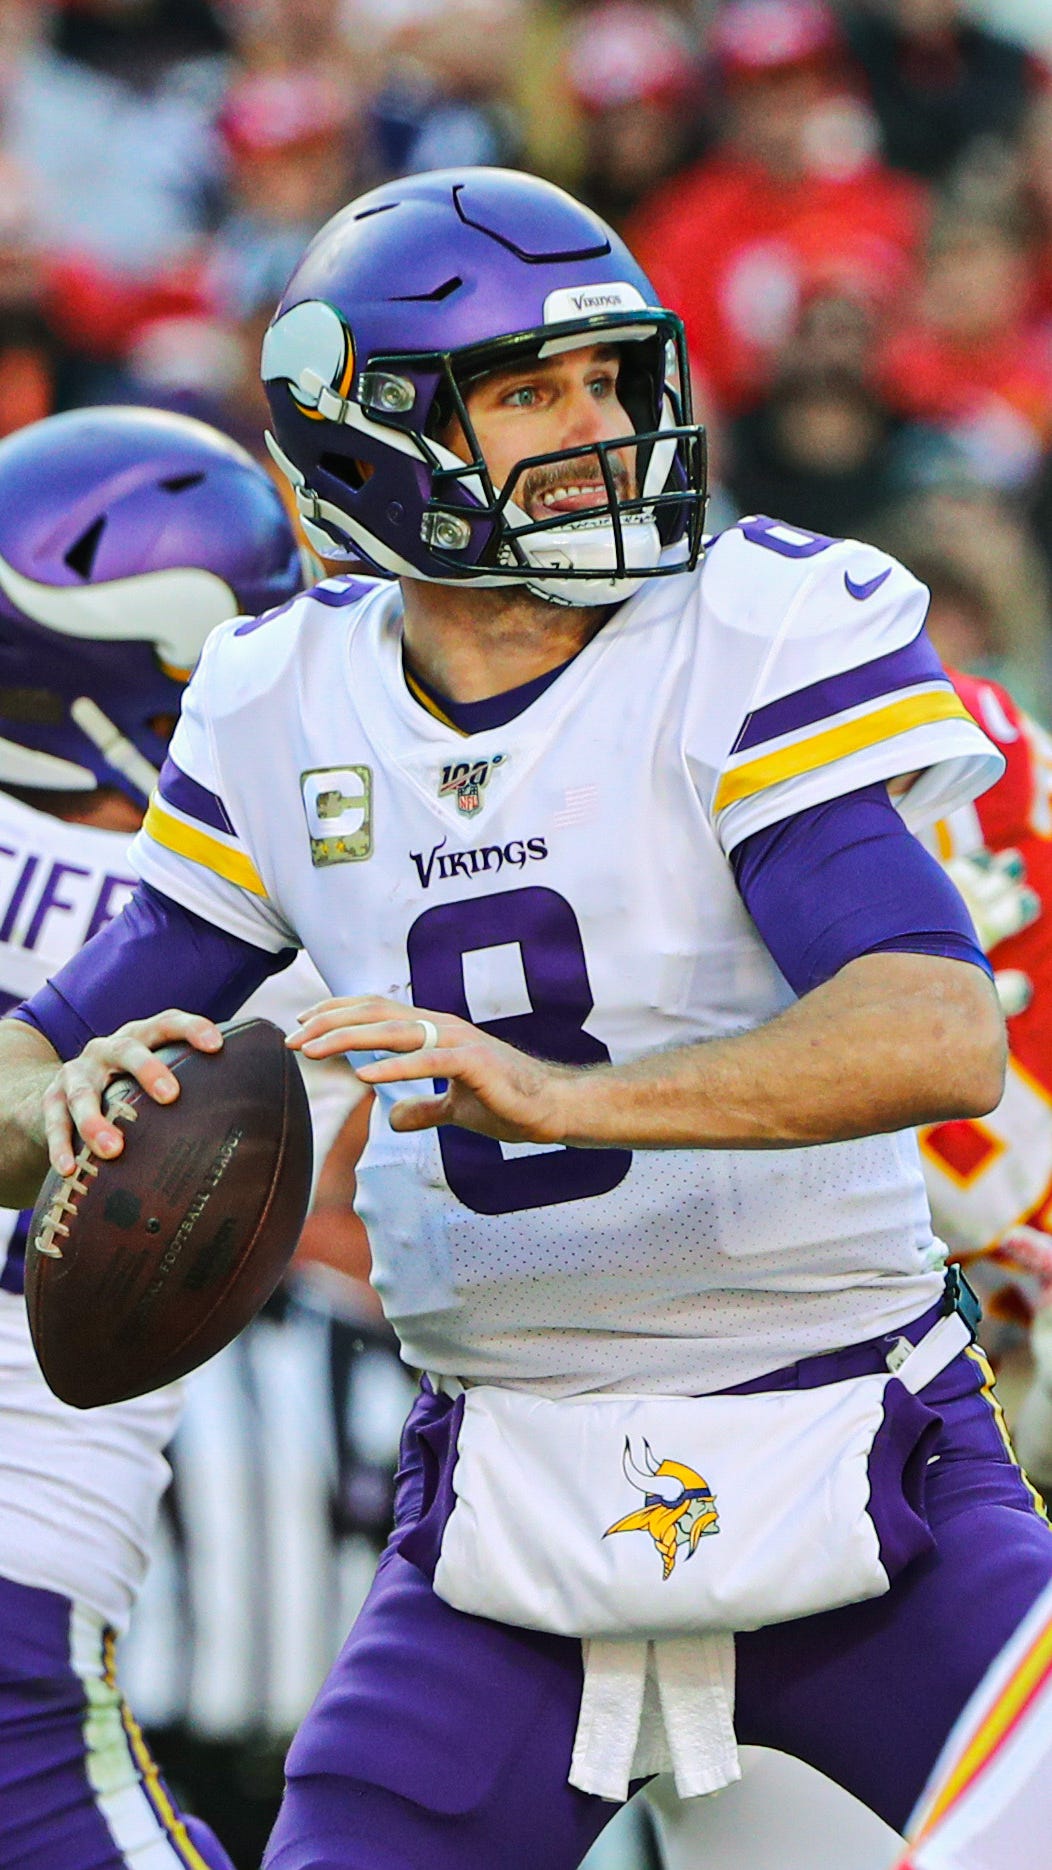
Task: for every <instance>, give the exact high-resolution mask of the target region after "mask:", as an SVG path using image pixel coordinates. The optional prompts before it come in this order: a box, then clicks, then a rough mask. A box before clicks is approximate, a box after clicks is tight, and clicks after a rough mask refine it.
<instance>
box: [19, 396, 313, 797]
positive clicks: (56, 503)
mask: <svg viewBox="0 0 1052 1870" xmlns="http://www.w3.org/2000/svg"><path fill="white" fill-rule="evenodd" d="M308 582H309V577H308V574H307V570H306V567H305V564H304V555H302V554H301V551H300V548H299V546H298V545H297V543H296V539H295V536H294V534H293V530H292V526H291V523H290V521H289V518H288V515H287V513H286V511H285V508H284V505H283V503H282V500H281V496H280V494H279V492H278V490H277V488H276V487H275V485H274V483H273V482H272V480H271V479H270V477H269V475H268V474H266V473H265V472H264V470H263V469H262V468H261V467H259V466H258V465H257V463H256V462H254V461H253V460H252V459H251V457H250V456H249V455H247V454H246V453H245V451H244V449H243V448H239V447H238V446H237V444H236V443H234V442H232V441H229V440H228V439H227V437H226V436H225V435H220V434H219V433H218V431H217V430H215V429H212V428H209V427H208V426H207V425H206V424H205V423H203V422H196V421H193V420H191V419H190V417H188V416H178V415H167V414H164V413H162V412H161V411H158V410H153V409H139V408H126V409H125V408H120V409H118V408H107V409H83V410H75V411H73V412H71V413H70V414H67V415H58V416H49V417H48V418H47V419H46V420H45V421H43V422H36V423H33V424H32V425H31V426H30V427H29V428H25V429H21V430H18V431H17V432H16V433H15V434H13V435H9V436H8V437H7V438H6V439H5V440H4V441H3V442H0V785H6V786H13V787H31V788H34V789H39V788H47V789H49V790H55V791H75V792H88V791H92V790H94V789H95V788H96V787H98V786H119V787H120V788H121V790H122V791H124V792H125V793H127V794H128V796H129V797H130V798H132V799H133V800H134V801H135V802H136V803H137V804H140V805H142V804H145V802H146V799H147V797H148V795H149V792H150V790H151V788H152V786H153V784H154V783H155V781H156V777H157V772H158V770H159V768H160V766H161V764H162V762H163V759H164V754H165V744H166V737H165V732H164V726H165V723H166V722H170V721H171V720H172V719H173V718H174V716H175V715H176V714H178V712H179V706H180V702H181V699H182V692H183V688H184V686H185V684H186V682H187V680H188V678H189V675H190V672H191V670H192V669H193V666H194V664H195V662H196V661H197V658H198V656H199V655H200V653H201V648H202V646H203V644H204V640H205V638H206V636H207V635H208V633H209V631H210V630H212V629H213V628H214V626H215V625H216V624H217V623H222V621H223V620H224V618H226V617H232V616H234V615H235V614H236V613H238V612H239V611H244V612H250V613H251V614H253V615H255V614H257V613H258V612H259V611H262V610H268V609H270V608H272V607H273V606H274V605H276V604H280V603H284V602H285V601H286V600H287V599H288V598H290V597H292V596H294V595H295V593H296V592H297V591H298V590H300V589H302V587H303V585H304V584H306V583H308Z"/></svg>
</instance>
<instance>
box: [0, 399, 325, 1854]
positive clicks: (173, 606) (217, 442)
mask: <svg viewBox="0 0 1052 1870" xmlns="http://www.w3.org/2000/svg"><path fill="white" fill-rule="evenodd" d="M302 582H303V569H302V562H301V555H300V552H299V550H298V548H297V546H296V542H295V539H294V537H293V532H292V528H291V526H290V524H289V522H288V519H287V517H286V514H285V512H284V508H283V506H282V502H281V499H280V497H279V495H278V492H277V489H276V488H275V487H274V486H273V485H272V483H271V482H270V480H269V479H268V477H267V475H266V474H265V473H264V472H263V471H262V470H261V469H260V468H259V467H258V466H257V465H256V464H255V463H254V462H253V461H251V460H250V458H249V456H248V455H247V454H245V453H244V451H243V450H242V449H240V448H238V447H236V446H235V445H234V444H233V443H231V442H229V441H228V440H227V439H226V438H225V437H224V436H221V435H219V434H218V433H217V432H216V431H214V430H212V429H210V428H207V427H205V425H204V424H203V423H199V422H193V421H190V420H188V419H187V418H186V417H183V416H173V415H164V414H160V413H157V412H154V411H151V410H144V409H92V410H88V411H84V412H79V413H74V414H69V415H61V416H54V417H51V418H49V419H48V420H46V421H43V422H40V423H37V424H35V425H34V426H33V427H31V428H27V429H23V430H21V431H20V432H19V433H17V434H15V435H13V436H11V437H10V438H8V439H7V440H5V441H4V442H3V444H2V445H0V901H2V905H3V907H2V910H0V1002H2V1004H3V1007H4V1008H5V1010H6V1009H7V1008H9V1007H11V1006H13V1005H15V1004H16V1003H17V1002H18V1001H19V1000H20V999H22V998H23V997H24V996H25V994H26V993H28V992H31V991H33V989H34V988H35V987H37V986H41V985H43V983H44V981H45V980H46V979H47V977H48V975H49V974H51V973H53V972H54V971H55V970H56V969H58V968H60V967H61V965H62V963H63V962H64V961H66V960H67V959H68V957H69V956H70V955H71V954H73V953H74V952H75V951H76V949H77V948H78V947H79V946H80V945H81V943H82V942H84V941H85V940H88V939H90V937H91V936H92V935H93V934H94V933H95V932H96V931H97V930H99V929H101V928H103V927H105V925H106V924H107V923H108V922H109V921H110V920H111V918H112V917H113V916H114V915H115V914H117V912H118V911H119V909H120V908H121V906H122V904H123V903H124V902H126V901H127V899H128V897H129V895H130V893H131V890H132V888H133V885H134V875H133V873H132V871H131V869H130V866H129V862H128V841H129V837H130V835H131V833H132V832H133V831H134V829H135V828H136V826H137V825H138V824H139V823H140V821H141V818H142V814H143V812H144V810H145V807H146V802H147V797H148V795H149V793H150V791H151V790H152V788H153V787H154V786H155V784H156V781H157V773H158V770H159V768H160V766H161V764H162V762H163V759H164V755H165V748H166V745H167V741H168V737H169V735H170V733H171V730H172V727H173V726H174V724H175V719H176V716H177V714H178V711H179V706H180V702H181V700H182V696H183V692H184V687H185V683H186V681H187V678H188V676H189V673H190V670H191V668H192V667H193V665H194V663H195V662H196V661H197V658H198V655H199V654H200V651H201V647H202V644H203V643H204V641H205V638H206V636H207V635H208V633H209V631H210V630H211V629H212V628H213V627H214V626H215V625H216V624H218V623H220V622H222V621H223V620H224V619H225V618H226V617H229V616H231V615H233V614H234V613H235V612H237V611H244V610H251V611H253V612H255V611H258V610H259V609H260V608H261V607H267V606H272V605H274V604H276V603H279V602H283V601H285V600H287V599H288V598H290V597H291V596H292V595H293V594H294V593H295V592H296V591H297V590H298V589H299V588H300V586H301V584H302ZM242 997H243V995H242V993H241V990H240V988H239V987H238V986H237V985H236V984H234V986H233V993H232V999H231V1004H236V1003H237V1002H238V1001H239V1000H240V999H241V998H242ZM272 1017H275V1018H277V1017H280V1015H279V1014H278V1013H277V1012H276V1011H272ZM290 1018H291V1014H290ZM28 1219H29V1215H28V1213H27V1212H23V1213H21V1214H19V1213H17V1212H14V1211H11V1212H8V1211H0V1756H2V1759H3V1767H2V1770H0V1862H2V1863H3V1864H4V1866H5V1870H23V1867H24V1870H30V1866H33V1867H35V1866H38V1865H39V1866H43V1865H48V1866H50V1865H54V1866H56V1867H57V1866H60V1865H61V1867H62V1870H118V1866H120V1870H123V1867H124V1866H125V1865H131V1864H133V1863H134V1864H135V1865H136V1866H140V1865H141V1866H142V1867H143V1870H146V1867H147V1866H149V1867H150V1870H168V1866H170V1867H171V1870H176V1866H181V1867H182V1870H186V1867H187V1866H193V1867H194V1870H202V1866H205V1865H207V1866H209V1870H214V1867H215V1866H220V1865H222V1866H228V1865H229V1859H228V1858H227V1856H226V1854H225V1852H224V1851H223V1850H222V1849H221V1847H220V1846H219V1844H218V1843H217V1841H216V1839H215V1838H214V1837H213V1836H212V1835H211V1833H210V1832H208V1831H206V1830H205V1828H204V1827H203V1826H201V1825H199V1824H198V1823H197V1821H196V1820H194V1819H193V1818H190V1817H186V1818H184V1817H183V1815H182V1814H181V1813H180V1812H179V1810H178V1809H177V1808H176V1807H175V1805H174V1804H173V1802H172V1799H171V1797H170V1795H169V1794H168V1792H167V1790H166V1788H165V1785H164V1782H163V1781H162V1780H161V1778H160V1777H159V1776H158V1772H157V1768H156V1766H155V1765H154V1763H153V1761H152V1759H151V1757H150V1755H149V1753H148V1751H147V1749H146V1747H145V1744H144V1742H143V1740H142V1736H141V1734H140V1732H139V1729H138V1728H137V1726H136V1723H135V1720H134V1718H133V1716H132V1714H131V1713H130V1711H129V1709H128V1707H127V1706H126V1704H125V1703H124V1701H123V1699H122V1696H121V1693H120V1689H119V1687H118V1683H117V1679H116V1675H115V1672H114V1645H115V1641H116V1638H117V1636H118V1635H119V1633H120V1632H121V1631H122V1630H123V1628H124V1626H125V1624H126V1623H127V1620H128V1615H129V1612H130V1609H131V1605H132V1602H133V1600H134V1597H135V1595H136V1592H137V1589H138V1586H139V1584H140V1581H141V1578H142V1574H143V1570H144V1567H145V1563H146V1553H147V1548H148V1545H149V1539H150V1532H151V1528H152V1525H153V1520H154V1515H155V1511H156V1507H157V1502H158V1499H159V1497H160V1495H161V1492H162V1490H163V1488H164V1486H165V1483H166V1481H167V1478H168V1467H167V1464H166V1462H165V1459H164V1457H163V1453H162V1450H163V1448H164V1446H165V1443H166V1442H167V1440H168V1438H169V1435H170V1433H171V1431H172V1428H173V1426H174V1424H175V1420H176V1416H177V1414H178V1410H179V1395H180V1392H179V1389H178V1388H172V1389H168V1390H164V1391H162V1392H160V1393H159V1394H157V1395H153V1396H143V1397H140V1398H138V1399H136V1400H135V1401H132V1402H126V1403H122V1404H120V1405H118V1406H117V1407H114V1408H105V1409H97V1410H93V1411H90V1412H88V1413H82V1412H80V1411H78V1410H76V1409H71V1408H68V1407H67V1406H66V1405H65V1404H63V1403H60V1402H59V1401H58V1400H57V1399H56V1398H55V1397H54V1396H52V1395H51V1393H50V1391H49V1390H48V1389H47V1387H46V1385H45V1383H44V1380H43V1378H42V1377H41V1375H40V1373H39V1370H38V1369H37V1365H36V1360H35V1358H34V1355H33V1349H32V1345H31V1342H30V1338H29V1332H28V1326H27V1320H26V1311H25V1305H24V1302H23V1299H22V1296H21V1295H22V1279H23V1269H24V1256H25V1242H26V1227H27V1222H28Z"/></svg>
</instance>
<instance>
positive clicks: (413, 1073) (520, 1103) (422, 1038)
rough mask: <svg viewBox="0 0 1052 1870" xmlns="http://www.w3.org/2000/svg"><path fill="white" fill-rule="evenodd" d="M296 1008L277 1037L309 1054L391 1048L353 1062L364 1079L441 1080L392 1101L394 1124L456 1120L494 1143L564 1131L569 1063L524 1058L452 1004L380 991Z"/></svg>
mask: <svg viewBox="0 0 1052 1870" xmlns="http://www.w3.org/2000/svg"><path fill="white" fill-rule="evenodd" d="M299 1017H300V1022H301V1024H300V1030H299V1032H297V1033H293V1034H292V1035H291V1036H290V1038H289V1039H288V1040H287V1042H286V1043H287V1044H288V1045H289V1046H291V1047H292V1049H293V1050H294V1051H302V1052H303V1053H305V1054H306V1056H307V1057H308V1058H329V1057H331V1056H332V1055H333V1054H334V1053H337V1052H349V1053H354V1052H387V1053H390V1054H392V1056H390V1057H388V1058H382V1059H378V1060H376V1061H375V1062H373V1063H365V1064H362V1065H356V1066H355V1070H356V1072H357V1074H358V1076H359V1078H361V1080H362V1082H363V1083H364V1084H400V1083H403V1082H405V1083H410V1082H412V1081H414V1080H416V1079H421V1078H422V1079H435V1078H444V1079H445V1080H446V1081H447V1088H446V1090H445V1091H444V1092H442V1093H441V1095H439V1096H430V1097H408V1098H403V1099H401V1101H400V1102H399V1103H397V1104H395V1105H394V1106H393V1108H392V1110H391V1128H392V1129H393V1130H403V1131H404V1130H430V1129H433V1128H435V1127H436V1126H437V1125H438V1124H441V1123H455V1124H459V1125H460V1127H461V1129H464V1130H477V1131H479V1132H480V1134H481V1135H483V1136H493V1137H496V1138H497V1139H498V1141H500V1142H502V1143H562V1142H565V1141H566V1140H567V1124H566V1119H565V1115H564V1112H565V1109H566V1100H567V1094H568V1093H570V1092H572V1088H573V1082H574V1080H575V1079H576V1078H577V1077H578V1076H579V1072H578V1071H577V1070H575V1069H574V1067H572V1066H569V1065H553V1064H551V1063H550V1062H548V1061H547V1060H544V1059H539V1058H530V1057H529V1056H528V1054H527V1053H525V1052H518V1051H516V1049H515V1047H514V1046H511V1045H505V1044H504V1043H503V1041H502V1040H500V1039H494V1038H492V1037H491V1035H490V1034H489V1033H486V1032H481V1031H480V1030H479V1028H478V1027H477V1026H472V1025H470V1024H469V1023H468V1021H467V1020H465V1019H457V1018H456V1016H455V1015H454V1014H452V1013H433V1012H427V1011H426V1010H425V1009H423V1008H417V1007H413V1006H403V1005H402V1004H401V1002H400V1001H398V1000H387V999H383V998H381V997H379V996H375V997H373V996H364V997H361V998H355V999H348V1000H322V1001H320V1002H319V1003H318V1005H317V1006H312V1007H308V1009H307V1011H306V1012H305V1013H301V1014H300V1016H299ZM425 1022H426V1024H425Z"/></svg>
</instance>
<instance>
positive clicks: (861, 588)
mask: <svg viewBox="0 0 1052 1870" xmlns="http://www.w3.org/2000/svg"><path fill="white" fill-rule="evenodd" d="M891 571H892V567H891V566H890V565H889V566H888V567H887V569H886V570H885V571H878V573H877V575H876V577H875V578H867V579H866V582H865V584H856V583H855V581H854V579H853V578H852V576H851V573H850V572H849V571H845V573H844V585H845V588H846V590H847V593H848V596H849V597H857V599H858V601H859V603H860V604H864V603H865V601H866V598H867V597H872V596H873V593H874V591H879V590H880V587H881V585H882V584H883V583H884V580H885V578H890V577H891Z"/></svg>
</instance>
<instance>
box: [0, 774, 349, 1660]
mask: <svg viewBox="0 0 1052 1870" xmlns="http://www.w3.org/2000/svg"><path fill="white" fill-rule="evenodd" d="M134 882H135V878H134V873H133V871H132V869H131V868H130V866H129V862H128V838H127V835H126V834H122V833H117V832H112V831H102V830H98V829H95V828H94V827H90V826H86V825H78V824H67V823H65V822H64V821H62V820H60V819H57V818H52V817H50V816H49V815H48V814H46V813H43V812H38V811H35V810H33V809H32V808H31V807H29V806H26V805H22V804H21V803H19V801H18V800H17V799H13V798H11V797H10V796H9V795H8V794H7V793H5V792H3V791H0V1011H2V1012H8V1011H10V1009H11V1007H12V1006H13V1005H15V1004H16V1003H17V1002H18V1001H20V1000H22V999H25V998H27V997H28V996H29V995H30V994H32V993H34V992H35V991H36V990H37V989H38V988H39V987H41V986H42V985H43V983H44V981H45V980H46V979H47V977H48V976H49V975H50V974H52V973H54V971H55V970H56V968H58V967H60V966H61V965H62V963H63V962H64V961H67V960H68V959H69V958H70V956H71V955H73V954H75V953H76V951H77V949H78V948H80V947H81V945H82V943H83V942H84V941H86V940H87V939H88V938H89V937H90V936H91V935H93V934H94V933H95V932H96V931H97V930H98V929H99V928H102V927H104V926H105V924H106V922H108V921H109V920H110V918H111V917H112V916H114V915H115V914H116V913H117V912H118V910H119V909H120V908H121V907H122V906H123V904H124V903H125V902H126V901H127V899H128V897H129V895H130V893H131V891H132V889H133V887H134ZM320 991H321V982H320V981H319V980H318V979H317V977H316V975H314V973H313V970H312V969H310V967H309V966H304V965H302V964H301V963H300V962H297V964H296V965H295V967H294V968H293V969H291V970H289V971H288V972H287V973H285V974H281V975H279V976H278V977H277V979H276V980H274V981H271V982H267V983H266V984H265V985H264V987H263V988H262V989H261V990H260V993H259V994H258V995H256V996H253V1000H252V1002H251V1007H250V1010H252V1011H255V1012H259V1013H262V1014H264V1015H266V1016H267V1017H269V1018H271V1019H273V1020H274V1021H275V1022H276V1023H278V1024H280V1025H282V1027H283V1028H284V1029H285V1030H286V1031H287V1030H290V1029H291V1027H292V1025H293V1023H294V1020H295V1014H296V1012H297V1011H298V1010H300V1009H301V1008H302V1007H304V1006H306V1005H309V1004H310V1002H311V1001H312V1000H313V999H316V998H317V997H318V994H319V993H320ZM337 1080H342V1082H337ZM350 1081H351V1074H350V1073H349V1072H347V1071H346V1070H344V1071H343V1072H342V1073H339V1074H332V1073H329V1074H325V1075H324V1076H319V1074H316V1073H309V1074H308V1091H309V1094H310V1096H311V1114H312V1118H313V1121H314V1126H315V1140H316V1155H317V1159H318V1160H319V1161H320V1160H321V1158H322V1157H323V1155H324V1153H325V1150H326V1149H327V1147H328V1145H329V1143H330V1142H331V1141H332V1138H333V1136H334V1135H335V1132H336V1130H337V1129H338V1128H339V1126H340V1124H341V1123H342V1121H343V1118H344V1117H345V1115H346V1113H347V1110H348V1108H349V1104H350V1103H351V1102H353V1101H354V1092H353V1088H352V1084H351V1082H350ZM23 1234H24V1219H23V1221H22V1222H20V1218H19V1216H18V1214H17V1213H14V1212H12V1211H11V1210H10V1209H3V1208H0V1287H3V1288H5V1289H0V1576H3V1577H6V1578H11V1579H14V1580H15V1582H16V1583H19V1584H27V1585H32V1586H35V1587H37V1588H39V1589H45V1590H51V1591H57V1592H60V1593H61V1594H62V1595H63V1596H65V1597H70V1598H73V1599H75V1600H76V1601H78V1602H79V1603H81V1604H84V1605H87V1607H88V1608H89V1609H91V1610H93V1611H94V1612H95V1613H96V1614H97V1615H98V1616H100V1617H102V1618H103V1619H104V1620H105V1621H106V1622H107V1623H108V1624H110V1625H111V1626H112V1627H113V1628H114V1629H117V1630H120V1629H122V1628H123V1627H124V1625H125V1623H126V1622H127V1619H128V1615H129V1613H130V1610H131V1605H132V1602H133V1599H134V1596H135V1593H136V1592H137V1590H138V1587H139V1584H140V1582H141V1579H142V1573H143V1570H144V1568H145V1564H146V1559H147V1554H148V1550H149V1544H150V1537H151V1533H152V1529H153V1523H154V1518H155V1515H156V1510H157V1503H158V1500H159V1499H160V1496H161V1494H162V1492H163V1491H164V1488H165V1486H166V1485H167V1483H168V1477H169V1469H168V1463H167V1461H166V1460H165V1459H164V1455H163V1453H162V1450H163V1449H164V1446H165V1444H166V1443H167V1441H168V1440H169V1438H170V1436H171V1433H172V1430H173V1428H174V1427H175V1423H176V1420H177V1417H178V1414H179V1408H180V1402H181V1392H182V1386H181V1385H174V1386H172V1387H170V1388H168V1389H165V1390H161V1391H158V1392H157V1393H155V1394H154V1395H152V1396H141V1397H137V1398H135V1399H134V1400H133V1401H131V1402H126V1403H119V1404H116V1405H114V1406H113V1407H111V1408H105V1409H92V1410H87V1411H85V1410H79V1409H71V1408H69V1407H67V1405H66V1404H65V1403H61V1402H59V1400H58V1399H57V1397H55V1396H53V1395H52V1393H51V1391H50V1390H49V1389H48V1387H47V1385H46V1383H45V1382H44V1379H43V1377H42V1376H41V1374H40V1370H39V1368H38V1366H37V1361H36V1357H35V1355H34V1352H33V1346H32V1342H31V1340H30V1336H29V1328H28V1323H27V1320H26V1308H25V1302H24V1300H23V1298H22V1296H21V1291H20V1285H21V1278H20V1273H21V1267H20V1256H21V1251H22V1246H23V1239H22V1236H23ZM9 1254H10V1257H8V1256H9Z"/></svg>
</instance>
